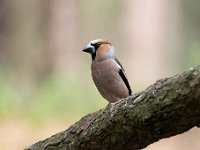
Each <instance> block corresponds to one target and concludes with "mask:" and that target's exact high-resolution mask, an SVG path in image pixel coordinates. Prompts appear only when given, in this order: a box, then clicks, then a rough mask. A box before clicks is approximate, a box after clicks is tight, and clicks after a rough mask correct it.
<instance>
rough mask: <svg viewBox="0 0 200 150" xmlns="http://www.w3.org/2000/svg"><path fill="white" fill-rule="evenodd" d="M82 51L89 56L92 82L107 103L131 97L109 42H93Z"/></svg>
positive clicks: (98, 40) (122, 71) (125, 79)
mask: <svg viewBox="0 0 200 150" xmlns="http://www.w3.org/2000/svg"><path fill="white" fill-rule="evenodd" d="M83 51H84V52H87V53H90V54H91V56H92V65H91V69H92V78H93V81H94V83H95V85H96V87H97V89H98V90H99V92H100V94H101V95H102V96H103V97H104V98H105V99H106V100H108V102H109V103H114V102H116V101H118V100H119V99H121V98H125V97H127V96H129V95H131V93H132V91H131V88H130V86H129V83H128V80H127V78H126V75H125V72H124V68H123V67H122V65H121V63H120V62H119V61H118V59H117V58H116V57H115V49H114V47H113V46H112V44H111V43H110V42H108V41H107V40H103V39H97V40H93V41H91V42H90V43H89V44H88V45H87V46H86V47H85V48H84V49H83Z"/></svg>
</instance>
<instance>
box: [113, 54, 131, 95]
mask: <svg viewBox="0 0 200 150" xmlns="http://www.w3.org/2000/svg"><path fill="white" fill-rule="evenodd" d="M115 61H116V62H117V64H119V66H120V67H121V68H119V75H120V76H121V78H122V80H123V81H124V83H125V85H126V87H127V88H128V92H129V95H131V94H132V91H131V87H130V85H129V82H128V80H127V78H126V75H125V71H124V68H123V66H122V64H121V63H120V62H119V60H118V59H117V58H115Z"/></svg>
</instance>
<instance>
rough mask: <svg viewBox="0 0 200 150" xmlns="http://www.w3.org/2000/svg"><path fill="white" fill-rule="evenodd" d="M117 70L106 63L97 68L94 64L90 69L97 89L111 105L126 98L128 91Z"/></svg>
mask: <svg viewBox="0 0 200 150" xmlns="http://www.w3.org/2000/svg"><path fill="white" fill-rule="evenodd" d="M102 66H103V67H102ZM92 67H93V66H92ZM117 69H118V68H116V66H109V65H107V64H106V63H105V64H103V65H102V64H101V65H99V66H98V65H97V64H96V65H95V67H93V68H92V77H93V81H94V83H95V85H96V87H97V89H98V90H99V92H100V93H101V95H102V96H103V97H104V98H105V99H107V100H108V101H109V102H111V103H112V102H116V101H117V100H119V99H121V98H125V97H127V96H128V89H127V88H126V85H125V84H124V82H123V80H122V79H121V77H120V75H119V72H118V70H117Z"/></svg>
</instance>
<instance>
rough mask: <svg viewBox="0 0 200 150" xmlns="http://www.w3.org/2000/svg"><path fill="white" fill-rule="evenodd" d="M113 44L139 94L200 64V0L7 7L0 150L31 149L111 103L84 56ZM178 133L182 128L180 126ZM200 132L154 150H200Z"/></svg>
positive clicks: (19, 1) (2, 33)
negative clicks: (97, 43) (96, 44)
mask: <svg viewBox="0 0 200 150" xmlns="http://www.w3.org/2000/svg"><path fill="white" fill-rule="evenodd" d="M96 38H105V39H108V40H109V41H111V42H112V44H113V45H114V46H115V48H116V50H117V56H118V58H119V60H120V61H121V62H122V64H123V65H124V68H125V70H126V73H127V76H128V78H129V82H130V85H131V87H132V89H133V92H138V91H140V90H144V89H145V88H146V87H148V86H149V85H150V84H152V83H154V82H155V81H156V80H158V79H161V78H165V77H169V76H173V75H175V74H178V73H181V72H183V71H184V70H187V69H189V68H191V67H195V66H197V65H199V64H200V1H199V0H190V1H188V0H124V1H121V0H109V1H107V0H101V1H96V0H82V1H81V0H79V1H78V0H51V1H50V0H49V1H48V0H45V1H44V0H43V1H41V0H28V1H27V0H15V1H12V0H0V133H1V135H0V136H1V140H0V149H4V150H11V149H23V148H25V147H27V146H29V145H31V144H33V143H35V142H37V141H38V140H42V139H45V138H47V137H49V136H50V135H53V134H55V133H56V132H59V131H62V130H64V129H66V128H67V127H68V126H69V125H71V124H72V123H74V122H75V121H77V120H79V119H80V118H81V117H82V116H84V115H86V114H88V113H90V112H93V111H96V110H98V109H100V108H103V107H105V106H106V105H107V102H106V101H105V100H103V98H102V97H101V96H100V94H99V93H98V92H97V90H96V88H95V86H94V84H93V82H92V78H91V72H90V63H91V58H90V56H89V55H87V54H85V53H83V52H82V51H81V49H82V48H83V47H84V46H85V45H86V44H87V43H88V42H89V41H90V40H93V39H96ZM175 128H176V127H175ZM199 147H200V130H199V129H196V128H194V129H192V130H190V131H189V132H187V133H184V134H183V135H179V136H175V137H172V138H169V139H164V140H161V141H160V142H157V143H155V144H153V145H151V146H149V147H147V148H146V149H147V150H160V149H162V150H188V149H190V150H197V149H199Z"/></svg>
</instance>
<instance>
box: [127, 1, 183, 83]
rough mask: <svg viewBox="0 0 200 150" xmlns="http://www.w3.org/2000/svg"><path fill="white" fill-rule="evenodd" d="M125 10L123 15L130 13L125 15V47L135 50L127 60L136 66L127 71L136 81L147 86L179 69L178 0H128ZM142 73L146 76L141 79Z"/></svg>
mask: <svg viewBox="0 0 200 150" xmlns="http://www.w3.org/2000/svg"><path fill="white" fill-rule="evenodd" d="M124 10H125V13H124V15H125V16H130V17H124V18H125V20H124V22H125V23H126V32H125V38H126V39H127V40H126V41H125V42H127V44H126V45H130V46H129V47H127V48H126V49H129V50H130V51H132V52H131V54H132V56H131V58H132V59H130V61H129V63H128V64H130V66H131V67H132V68H134V70H133V71H132V72H130V73H128V74H132V76H133V77H134V78H135V81H136V84H139V85H140V86H141V87H145V86H146V85H149V84H150V83H153V82H154V81H155V80H156V79H159V78H161V77H162V76H168V75H170V74H173V73H174V72H175V71H177V70H178V69H179V68H180V59H179V57H178V56H180V54H179V51H178V50H179V40H180V38H179V28H180V27H179V21H180V19H179V16H178V14H179V13H178V12H179V1H178V0H175V1H174V0H169V1H163V0H141V1H138V0H132V1H125V9H124ZM130 14H132V15H130ZM127 37H128V38H127ZM177 53H178V54H177ZM170 66H173V68H172V67H170ZM141 75H143V79H145V80H141ZM138 81H139V82H140V83H137V82H138Z"/></svg>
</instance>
